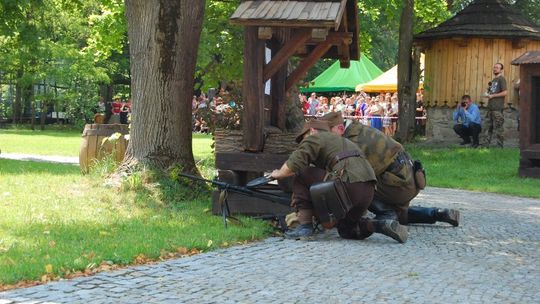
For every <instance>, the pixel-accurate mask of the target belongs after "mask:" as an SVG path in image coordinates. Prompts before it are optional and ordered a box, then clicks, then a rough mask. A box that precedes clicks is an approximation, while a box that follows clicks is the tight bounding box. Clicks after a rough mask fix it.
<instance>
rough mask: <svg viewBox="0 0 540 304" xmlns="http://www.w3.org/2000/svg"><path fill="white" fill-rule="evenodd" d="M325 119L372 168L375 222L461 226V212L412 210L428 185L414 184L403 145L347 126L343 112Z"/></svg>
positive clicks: (374, 132)
mask: <svg viewBox="0 0 540 304" xmlns="http://www.w3.org/2000/svg"><path fill="white" fill-rule="evenodd" d="M322 119H323V120H327V121H328V122H329V125H330V128H331V131H332V132H333V133H335V134H338V135H342V136H343V137H345V138H347V139H349V140H351V141H352V142H354V143H355V144H356V145H357V146H358V147H359V148H360V150H361V151H362V152H364V154H365V155H366V159H367V160H368V162H369V163H370V164H371V166H372V167H373V170H374V171H375V175H376V176H377V188H376V191H375V195H374V200H373V202H372V204H371V205H370V207H369V210H370V211H371V212H373V213H375V215H376V218H379V219H383V218H390V219H394V218H398V219H399V222H400V223H401V224H403V225H406V224H409V223H411V224H412V223H425V224H434V223H436V222H438V221H441V222H446V223H449V224H451V225H452V226H458V225H459V211H458V210H454V209H439V208H424V207H409V203H410V201H411V200H412V199H413V198H415V197H416V195H418V193H419V191H420V188H423V186H425V185H418V181H415V176H414V171H413V162H412V160H411V159H410V157H409V155H408V154H407V153H406V152H405V150H404V149H403V146H402V145H401V144H400V143H398V142H397V141H395V140H394V139H393V138H392V137H390V136H388V135H385V134H384V133H382V132H380V131H379V130H376V129H374V128H371V127H369V126H365V125H363V124H361V123H359V122H357V121H353V120H347V121H346V122H345V125H344V123H343V116H342V114H341V112H332V113H329V114H327V115H325V116H323V117H322ZM424 183H425V179H424ZM419 186H420V187H419Z"/></svg>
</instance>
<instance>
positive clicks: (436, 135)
mask: <svg viewBox="0 0 540 304" xmlns="http://www.w3.org/2000/svg"><path fill="white" fill-rule="evenodd" d="M454 110H455V108H449V107H444V106H443V107H428V108H427V118H428V119H427V126H426V138H427V140H428V142H429V143H431V144H435V145H453V144H458V143H460V142H461V139H460V138H459V137H458V136H457V134H456V133H455V132H454V129H453V127H454V122H453V120H452V113H453V112H454ZM486 112H487V110H486V108H485V107H482V108H480V114H481V115H482V133H481V134H480V144H482V142H484V138H485V131H486V129H485V120H486V119H485V116H486ZM495 143H496V140H495V138H493V139H492V140H491V145H492V146H494V145H495ZM504 146H505V147H514V148H516V147H519V131H518V111H517V109H515V108H506V109H505V110H504Z"/></svg>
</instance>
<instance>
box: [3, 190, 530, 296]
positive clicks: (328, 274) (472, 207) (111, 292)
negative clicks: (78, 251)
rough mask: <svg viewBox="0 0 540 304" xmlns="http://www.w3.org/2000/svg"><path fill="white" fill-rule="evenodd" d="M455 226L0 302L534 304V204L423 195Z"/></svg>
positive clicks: (84, 282)
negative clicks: (452, 213) (458, 218)
mask: <svg viewBox="0 0 540 304" xmlns="http://www.w3.org/2000/svg"><path fill="white" fill-rule="evenodd" d="M414 203H415V204H419V205H425V206H440V207H443V206H444V207H452V208H457V209H459V210H460V211H461V213H462V225H461V226H460V227H458V228H453V227H450V226H448V225H446V224H437V225H416V226H410V228H409V232H410V235H409V240H408V241H407V243H405V244H398V243H397V242H394V241H392V240H391V239H388V238H385V237H383V236H379V235H374V236H372V237H370V238H369V239H367V240H364V241H349V240H343V239H339V238H338V237H337V235H336V233H335V232H332V231H331V232H329V233H326V234H324V235H322V236H320V237H319V238H318V239H317V240H315V241H309V242H306V241H291V240H283V239H281V238H276V237H274V238H270V239H267V240H265V241H262V242H258V243H254V244H250V245H246V246H238V247H232V248H228V249H221V250H217V251H213V252H209V253H205V254H200V255H196V256H192V257H189V258H181V259H176V260H169V261H166V262H163V263H160V264H157V265H151V266H138V267H130V268H125V269H122V270H118V271H113V272H104V273H100V274H97V275H95V276H92V277H85V278H77V279H74V280H69V281H61V282H54V283H49V284H47V285H42V286H36V287H31V288H26V289H18V290H12V291H9V292H3V293H0V304H6V303H10V304H11V303H364V302H372V303H540V288H539V286H540V201H539V200H534V199H525V198H517V197H511V196H503V195H494V194H486V193H479V192H469V191H457V190H448V189H437V188H428V189H426V190H425V191H423V192H422V193H421V194H420V195H419V197H418V198H417V199H415V201H414Z"/></svg>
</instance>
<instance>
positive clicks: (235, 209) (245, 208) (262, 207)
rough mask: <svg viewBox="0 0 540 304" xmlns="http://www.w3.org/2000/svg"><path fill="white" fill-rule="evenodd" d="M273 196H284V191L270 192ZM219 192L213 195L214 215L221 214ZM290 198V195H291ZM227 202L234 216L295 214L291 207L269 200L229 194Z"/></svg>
mask: <svg viewBox="0 0 540 304" xmlns="http://www.w3.org/2000/svg"><path fill="white" fill-rule="evenodd" d="M268 192H270V193H273V194H278V195H279V194H282V195H284V196H285V195H287V194H285V193H283V192H282V191H276V190H274V191H268ZM219 194H220V192H219V191H214V192H213V193H212V213H213V214H215V215H220V214H221V206H220V204H219ZM289 196H290V195H289ZM227 202H228V205H229V211H230V212H231V213H232V214H245V215H255V216H262V215H273V216H284V215H287V214H289V213H292V212H294V209H293V208H292V207H290V206H285V205H282V204H279V203H273V202H271V201H268V200H263V199H260V198H256V197H249V196H245V195H242V194H238V193H234V192H229V193H228V195H227Z"/></svg>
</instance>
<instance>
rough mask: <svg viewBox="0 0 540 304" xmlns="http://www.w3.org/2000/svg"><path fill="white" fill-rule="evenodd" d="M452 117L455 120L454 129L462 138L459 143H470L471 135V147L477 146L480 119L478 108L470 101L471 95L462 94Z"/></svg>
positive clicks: (480, 126) (480, 128)
mask: <svg viewBox="0 0 540 304" xmlns="http://www.w3.org/2000/svg"><path fill="white" fill-rule="evenodd" d="M453 119H454V121H455V122H456V124H455V125H454V131H455V132H456V134H457V135H459V137H461V138H462V139H463V141H462V142H461V145H467V144H470V143H471V137H472V147H473V148H478V144H479V142H478V136H479V135H480V132H481V131H482V119H481V117H480V110H479V109H478V106H477V105H476V104H475V103H473V102H472V100H471V96H469V95H463V97H461V103H460V104H458V105H457V107H456V110H455V111H454V114H453Z"/></svg>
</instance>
